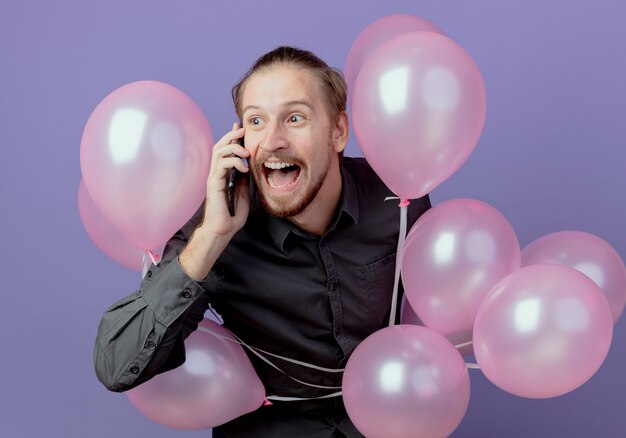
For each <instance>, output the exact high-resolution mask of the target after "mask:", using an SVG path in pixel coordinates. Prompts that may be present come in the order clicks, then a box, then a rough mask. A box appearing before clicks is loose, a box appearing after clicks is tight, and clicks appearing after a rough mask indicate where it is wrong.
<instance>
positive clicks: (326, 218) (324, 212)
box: [288, 158, 342, 236]
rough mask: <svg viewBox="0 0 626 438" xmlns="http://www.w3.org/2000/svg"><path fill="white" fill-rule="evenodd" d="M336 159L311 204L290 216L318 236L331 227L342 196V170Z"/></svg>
mask: <svg viewBox="0 0 626 438" xmlns="http://www.w3.org/2000/svg"><path fill="white" fill-rule="evenodd" d="M335 160H336V158H333V162H332V165H331V167H330V169H329V170H328V174H327V175H326V179H325V180H324V183H323V184H322V187H320V190H319V192H318V193H317V195H316V196H315V198H314V199H313V201H312V202H311V203H310V204H309V206H308V207H307V208H306V209H304V211H303V212H302V213H300V214H298V215H297V216H292V217H290V218H288V219H289V220H290V221H291V222H293V223H294V224H296V225H297V226H298V227H299V228H300V229H302V230H304V231H306V232H308V233H312V234H316V235H318V236H323V235H324V234H326V232H327V231H328V229H329V228H330V225H331V222H332V220H333V217H334V215H335V211H336V210H337V205H338V204H339V199H340V198H341V184H342V183H341V172H340V170H339V162H338V161H335Z"/></svg>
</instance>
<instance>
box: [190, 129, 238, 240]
mask: <svg viewBox="0 0 626 438" xmlns="http://www.w3.org/2000/svg"><path fill="white" fill-rule="evenodd" d="M243 135H244V129H243V128H240V127H239V125H238V124H237V123H234V124H233V129H232V130H231V131H229V132H228V133H226V135H224V136H223V137H222V138H221V139H220V140H219V141H218V142H217V143H216V144H215V146H213V157H212V158H211V170H210V172H209V178H208V180H207V191H206V203H205V210H204V222H203V223H202V225H201V228H202V229H203V230H202V231H203V232H206V233H209V234H212V235H214V236H216V237H228V239H229V240H230V238H231V237H232V236H233V235H234V234H235V233H236V232H237V231H239V230H240V229H241V227H243V225H244V224H245V222H246V219H247V217H248V211H249V209H250V202H249V199H248V180H249V178H247V177H244V178H241V180H242V181H241V183H240V184H237V185H238V187H236V188H235V205H236V208H235V215H234V216H231V215H230V214H229V212H228V204H227V202H226V187H227V185H228V178H229V176H230V173H231V172H232V171H233V168H236V169H237V170H239V171H240V172H242V173H245V174H248V172H249V169H248V167H247V166H246V164H245V163H244V162H243V160H242V158H248V157H249V156H250V152H248V151H247V150H246V149H245V148H244V147H243V146H241V145H239V144H238V143H237V141H238V140H239V139H240V138H242V137H243Z"/></svg>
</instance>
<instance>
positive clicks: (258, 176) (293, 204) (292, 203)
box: [252, 142, 332, 218]
mask: <svg viewBox="0 0 626 438" xmlns="http://www.w3.org/2000/svg"><path fill="white" fill-rule="evenodd" d="M331 147H332V145H331V144H330V142H329V144H328V145H327V147H326V148H325V153H326V159H325V162H324V164H323V168H322V169H320V173H319V174H318V175H316V176H315V177H314V178H313V179H311V180H309V181H298V182H297V184H306V186H305V187H304V192H303V193H300V194H298V195H296V196H295V197H294V195H291V194H287V195H271V194H269V193H268V192H267V187H266V185H265V184H266V182H265V181H264V179H265V176H264V174H263V162H264V161H265V158H264V156H265V155H267V154H263V155H261V156H259V157H258V158H259V159H258V160H256V163H255V165H254V170H255V171H254V172H253V173H252V176H253V178H254V182H255V184H256V186H257V193H256V197H257V199H258V201H259V203H260V204H261V206H262V207H263V209H264V210H265V211H266V212H267V213H268V214H270V215H272V216H276V217H280V218H289V217H293V216H297V215H299V214H300V213H302V212H303V211H304V210H305V209H306V208H307V207H308V206H309V205H310V204H311V202H313V200H314V199H315V197H316V196H317V194H318V193H319V191H320V188H321V187H322V184H324V181H325V180H326V176H327V175H328V171H329V169H330V164H331V162H332V153H331ZM271 155H272V157H275V158H277V159H278V160H280V161H285V162H289V163H293V164H296V165H297V166H298V167H300V175H299V176H298V178H302V177H307V178H310V177H311V169H310V168H309V166H308V165H307V163H305V162H304V161H303V160H301V159H300V158H298V157H295V156H293V155H289V154H281V153H277V152H274V153H272V154H271Z"/></svg>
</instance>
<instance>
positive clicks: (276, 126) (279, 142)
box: [259, 122, 289, 152]
mask: <svg viewBox="0 0 626 438" xmlns="http://www.w3.org/2000/svg"><path fill="white" fill-rule="evenodd" d="M288 144H289V143H288V142H287V137H286V132H285V127H284V126H283V125H282V123H278V122H271V123H269V124H268V126H267V129H266V130H265V136H264V137H263V139H262V140H261V142H260V143H259V147H260V148H261V149H263V150H264V151H265V152H273V151H276V150H278V149H284V148H286V147H287V145H288Z"/></svg>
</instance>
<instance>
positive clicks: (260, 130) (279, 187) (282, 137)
mask: <svg viewBox="0 0 626 438" xmlns="http://www.w3.org/2000/svg"><path fill="white" fill-rule="evenodd" d="M324 99H325V96H324V94H323V91H322V87H321V84H320V83H319V80H318V79H317V77H316V76H315V74H314V73H313V72H311V71H309V70H306V69H302V68H298V67H295V66H286V65H277V66H272V67H270V68H268V69H264V70H261V71H259V72H256V73H254V74H253V75H252V76H251V77H250V78H249V79H248V82H247V83H246V85H245V88H244V91H243V98H242V105H241V107H242V123H243V126H244V128H245V132H246V133H245V144H246V149H248V150H249V151H250V154H251V155H250V159H249V160H248V161H249V162H250V165H251V166H250V167H251V170H252V175H253V177H254V180H255V183H256V185H257V188H258V193H259V197H260V200H261V202H262V203H263V205H264V207H265V208H266V210H267V211H268V212H269V213H270V214H272V215H275V216H279V217H293V216H296V215H298V214H300V213H301V212H303V211H304V210H305V209H306V207H307V206H308V205H309V204H310V203H311V202H312V201H313V199H315V196H316V195H317V193H318V191H319V190H320V187H322V185H323V183H324V181H325V179H326V176H327V173H328V170H329V168H330V167H331V165H338V159H337V153H336V152H335V150H334V149H333V143H332V138H333V125H332V123H331V121H330V119H329V115H328V111H327V108H326V105H325V100H324Z"/></svg>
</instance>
